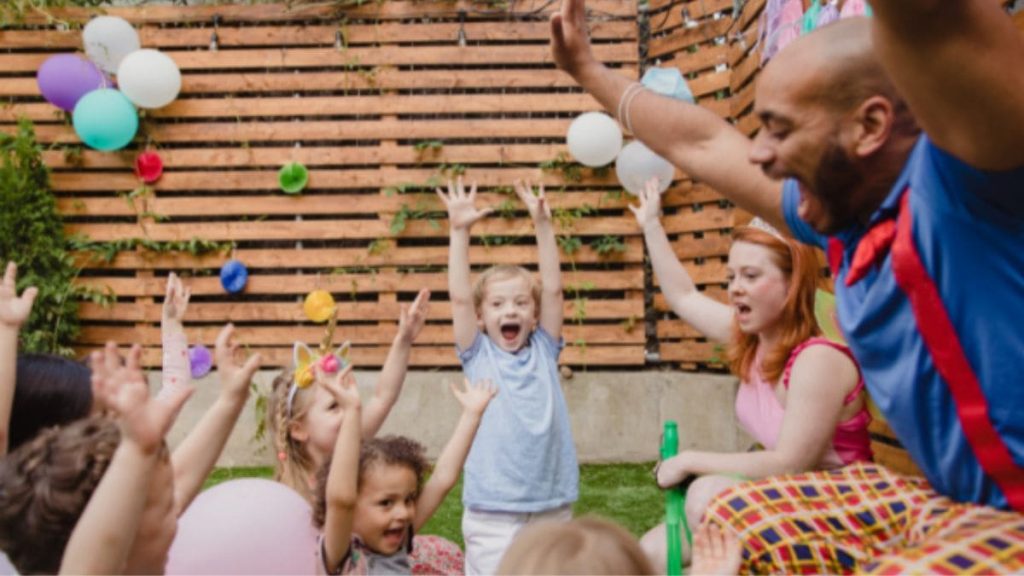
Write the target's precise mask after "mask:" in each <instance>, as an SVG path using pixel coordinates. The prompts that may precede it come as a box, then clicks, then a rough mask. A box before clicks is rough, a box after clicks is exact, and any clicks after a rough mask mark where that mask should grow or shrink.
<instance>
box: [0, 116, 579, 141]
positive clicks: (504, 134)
mask: <svg viewBox="0 0 1024 576" xmlns="http://www.w3.org/2000/svg"><path fill="white" fill-rule="evenodd" d="M571 122H572V120H571V119H565V120H549V119H529V120H525V119H518V118H511V119H492V118H486V119H479V120H403V121H399V120H392V119H387V120H378V121H337V122H327V121H305V122H301V123H300V122H257V121H240V122H192V123H180V124H159V125H156V126H154V127H153V129H152V132H151V135H152V138H153V140H154V141H156V142H160V143H168V144H170V143H193V142H211V143H213V142H230V143H236V144H239V145H245V146H247V145H249V144H250V143H253V142H296V141H299V142H301V141H354V140H400V139H408V140H435V139H441V140H443V139H485V138H490V139H493V138H564V137H565V133H566V131H567V130H568V129H569V124H570V123H571ZM11 130H12V128H11V127H10V126H6V127H4V126H0V131H3V132H8V133H9V132H11ZM36 135H37V137H38V139H39V141H40V142H44V143H53V142H59V143H65V144H78V143H79V142H80V140H79V139H78V136H77V135H76V134H75V131H74V129H73V128H71V127H70V126H49V125H46V126H37V127H36ZM492 143H493V141H492Z"/></svg>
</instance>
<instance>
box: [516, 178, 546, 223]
mask: <svg viewBox="0 0 1024 576" xmlns="http://www.w3.org/2000/svg"><path fill="white" fill-rule="evenodd" d="M514 185H515V188H516V195H517V196H519V199H520V200H522V201H523V204H526V209H527V210H529V211H530V217H531V218H533V221H534V222H544V221H550V220H551V205H550V204H548V201H547V198H546V197H545V196H544V184H541V185H540V186H538V187H537V194H536V195H534V193H533V184H531V183H530V182H529V181H527V182H523V181H522V180H516V181H515V182H514Z"/></svg>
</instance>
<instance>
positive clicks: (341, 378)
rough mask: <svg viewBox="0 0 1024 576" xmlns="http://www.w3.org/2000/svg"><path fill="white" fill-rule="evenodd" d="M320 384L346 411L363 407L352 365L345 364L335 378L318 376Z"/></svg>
mask: <svg viewBox="0 0 1024 576" xmlns="http://www.w3.org/2000/svg"><path fill="white" fill-rule="evenodd" d="M317 382H318V385H320V386H323V387H324V389H325V390H327V391H328V392H329V393H330V394H331V396H332V397H334V400H335V401H336V402H337V403H338V404H339V405H340V406H341V409H342V410H343V411H345V412H348V411H351V410H358V409H360V408H361V407H362V405H363V404H362V402H363V401H362V399H361V398H360V397H359V387H358V386H356V378H355V376H353V375H352V365H351V364H349V365H348V366H345V367H344V368H343V369H342V370H341V372H338V375H337V376H335V377H334V378H317Z"/></svg>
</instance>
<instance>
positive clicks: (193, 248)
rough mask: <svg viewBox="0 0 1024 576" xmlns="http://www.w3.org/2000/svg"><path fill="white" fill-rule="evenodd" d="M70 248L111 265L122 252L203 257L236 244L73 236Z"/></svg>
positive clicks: (69, 243) (227, 249) (191, 240)
mask: <svg viewBox="0 0 1024 576" xmlns="http://www.w3.org/2000/svg"><path fill="white" fill-rule="evenodd" d="M68 247H69V248H70V249H72V250H77V251H80V252H87V253H91V254H92V256H93V258H95V259H98V260H100V261H102V262H106V263H110V262H113V261H114V259H115V258H117V255H118V254H120V253H121V252H126V251H129V250H135V249H140V248H141V249H143V250H147V251H149V252H156V253H168V252H184V253H186V254H191V255H192V256H203V255H204V254H209V253H212V252H227V251H229V250H231V248H233V247H234V244H233V243H232V242H217V241H215V240H205V239H203V238H190V239H188V240H167V241H160V240H151V239H149V238H120V239H118V240H111V241H94V240H91V239H90V238H88V237H86V236H72V237H71V238H69V239H68Z"/></svg>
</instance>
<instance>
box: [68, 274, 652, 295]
mask: <svg viewBox="0 0 1024 576" xmlns="http://www.w3.org/2000/svg"><path fill="white" fill-rule="evenodd" d="M185 275H186V278H185V282H186V284H187V285H188V287H189V289H190V290H191V292H192V295H193V296H196V297H198V296H223V295H224V289H223V288H222V287H221V284H220V279H219V278H215V277H203V276H199V277H191V278H190V277H188V271H187V270H186V271H185ZM473 277H474V280H475V277H476V274H474V275H473ZM78 283H79V284H81V285H83V286H87V287H90V288H93V289H95V290H99V291H107V290H110V291H112V292H113V293H114V294H116V295H117V296H119V297H136V296H150V297H153V296H163V295H164V293H165V289H166V278H163V277H159V278H157V277H154V278H119V277H116V276H109V277H102V276H100V277H86V278H79V280H78ZM562 283H563V287H564V288H565V292H566V295H567V297H574V296H575V292H574V291H575V290H578V291H579V293H580V295H581V296H583V297H586V296H587V295H588V294H589V293H590V292H591V291H593V290H643V288H644V274H643V270H642V269H640V268H639V267H634V268H633V269H631V270H600V271H594V270H578V271H573V272H566V273H565V274H564V275H563V277H562ZM421 288H427V289H429V290H432V291H435V292H445V291H447V290H448V273H447V272H445V271H438V272H410V273H399V272H394V271H388V270H382V271H380V272H376V271H375V272H373V273H367V272H349V271H345V270H338V271H336V272H325V273H323V274H303V275H296V274H291V275H284V274H253V275H251V276H249V282H248V283H247V284H246V285H245V294H246V295H247V296H253V295H257V294H259V295H263V294H277V295H283V294H294V295H302V296H304V295H305V294H306V293H308V292H310V291H312V290H318V289H319V290H327V291H329V292H332V293H334V294H335V297H336V298H337V299H339V300H340V299H345V298H349V297H351V295H353V294H373V293H378V292H388V293H390V292H394V293H399V292H404V293H412V292H415V291H418V290H420V289H421ZM410 295H411V294H410Z"/></svg>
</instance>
